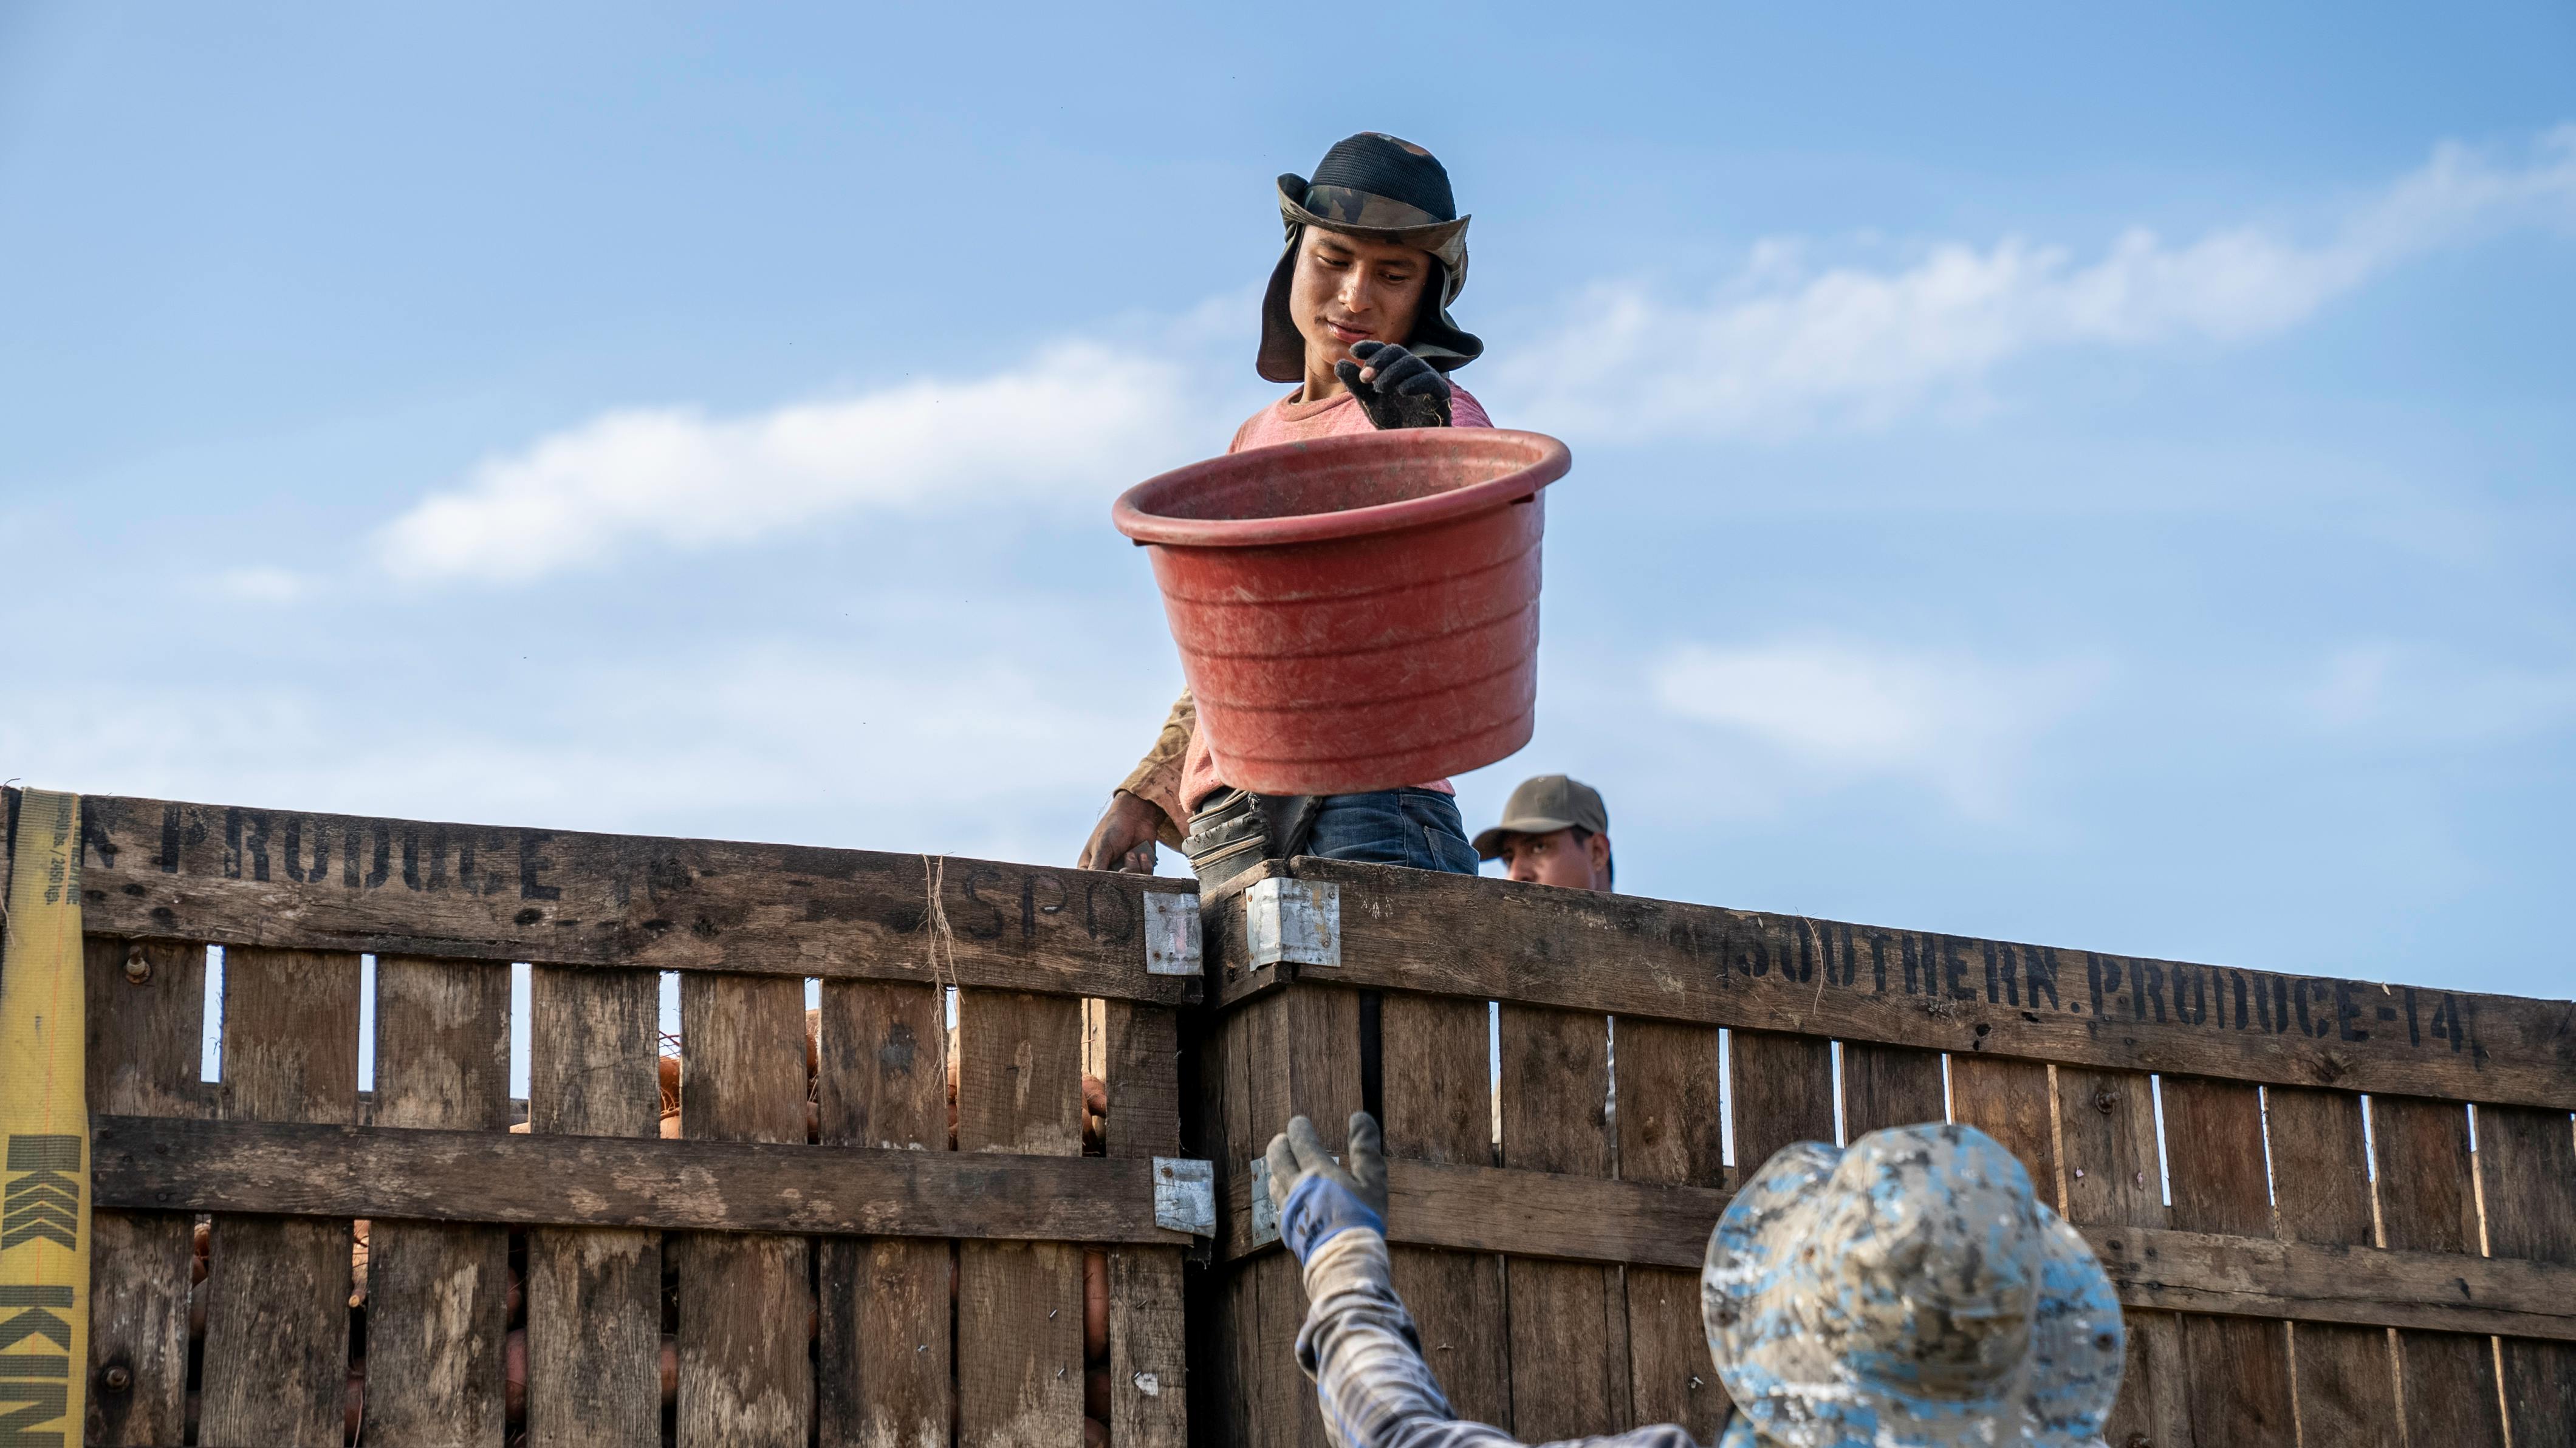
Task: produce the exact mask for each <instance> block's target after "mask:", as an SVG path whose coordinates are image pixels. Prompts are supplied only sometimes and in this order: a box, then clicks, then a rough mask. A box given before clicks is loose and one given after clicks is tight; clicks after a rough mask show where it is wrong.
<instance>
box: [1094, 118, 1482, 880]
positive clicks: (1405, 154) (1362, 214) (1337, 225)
mask: <svg viewBox="0 0 2576 1448" xmlns="http://www.w3.org/2000/svg"><path fill="white" fill-rule="evenodd" d="M1278 204H1279V216H1280V220H1281V221H1282V222H1283V223H1284V224H1285V226H1286V228H1287V245H1286V247H1285V248H1284V249H1283V250H1282V251H1281V253H1280V256H1279V264H1278V265H1277V266H1276V267H1274V268H1272V270H1271V273H1270V286H1269V289H1268V290H1267V292H1265V293H1264V295H1263V297H1262V300H1261V345H1260V349H1259V351H1258V353H1257V354H1256V358H1255V365H1256V367H1257V369H1258V370H1259V372H1260V373H1261V375H1262V376H1263V377H1264V378H1267V379H1268V380H1270V381H1272V382H1295V383H1297V384H1298V388H1297V390H1296V391H1294V392H1291V393H1289V394H1288V395H1287V396H1285V397H1282V398H1280V399H1278V400H1277V401H1275V402H1273V403H1271V404H1270V405H1269V406H1268V407H1265V408H1263V409H1261V411H1259V412H1256V413H1254V414H1253V415H1252V416H1251V417H1250V418H1248V419H1246V420H1245V422H1244V424H1243V425H1242V426H1241V427H1239V428H1237V429H1235V434H1234V442H1233V444H1232V445H1231V446H1229V447H1228V448H1227V449H1226V450H1227V451H1228V452H1242V451H1245V450H1247V449H1250V448H1257V447H1272V446H1276V445H1279V444H1282V443H1294V442H1304V441H1307V440H1310V439H1313V438H1318V437H1328V436H1332V435H1334V434H1337V433H1350V432H1370V431H1375V430H1380V429H1387V428H1399V427H1491V426H1493V424H1492V423H1491V422H1490V421H1488V420H1487V419H1486V417H1485V409H1484V408H1483V407H1481V406H1479V405H1478V404H1477V402H1476V399H1475V398H1474V397H1472V396H1469V395H1468V393H1467V390H1466V389H1465V388H1463V387H1460V386H1458V385H1456V384H1455V383H1453V382H1451V381H1450V380H1449V377H1448V374H1449V373H1451V372H1453V371H1455V370H1456V369H1458V368H1460V367H1464V366H1466V365H1467V364H1468V363H1470V362H1472V361H1474V360H1476V358H1477V356H1478V355H1479V354H1481V353H1482V352H1483V351H1484V350H1485V344H1484V343H1483V342H1481V341H1479V340H1477V339H1476V338H1475V337H1474V336H1472V335H1470V334H1468V333H1466V332H1464V331H1461V330H1459V328H1458V324H1457V323H1456V322H1454V321H1452V320H1451V319H1450V316H1449V305H1450V304H1451V303H1452V302H1454V301H1456V300H1457V298H1458V293H1459V290H1460V289H1461V288H1462V287H1464V286H1465V285H1466V282H1467V222H1468V221H1469V219H1470V218H1468V217H1465V216H1461V215H1459V214H1458V207H1457V203H1456V200H1455V198H1454V197H1453V196H1452V195H1451V193H1450V189H1449V173H1448V171H1447V170H1446V169H1445V168H1443V167H1442V166H1441V164H1440V162H1439V161H1438V160H1436V159H1434V158H1433V157H1432V155H1431V153H1430V152H1428V151H1426V150H1424V149H1422V148H1421V147H1420V146H1417V145H1414V144H1413V143H1412V142H1410V141H1400V140H1397V139H1396V138H1395V137H1393V136H1386V135H1380V134H1378V133H1377V132H1375V131H1363V132H1361V133H1360V134H1358V135H1356V136H1352V137H1350V138H1348V139H1347V140H1344V141H1342V142H1340V143H1338V144H1336V145H1335V146H1334V147H1333V148H1332V149H1331V150H1330V151H1327V152H1326V153H1325V154H1324V159H1323V161H1322V162H1321V163H1320V164H1318V165H1317V166H1316V167H1315V174H1314V176H1313V178H1312V179H1309V178H1307V177H1304V176H1295V175H1288V176H1282V177H1280V178H1279V196H1278ZM1454 794H1455V791H1454V790H1452V789H1451V788H1450V786H1449V782H1448V781H1447V780H1445V779H1444V780H1431V781H1428V782H1425V783H1423V784H1419V785H1415V786H1413V787H1411V788H1406V789H1389V790H1378V791H1375V792H1373V793H1368V794H1348V795H1331V796H1322V797H1318V796H1312V795H1301V796H1280V795H1256V794H1252V793H1250V792H1248V791H1246V790H1241V789H1237V788H1234V787H1233V786H1231V785H1229V784H1228V783H1227V782H1226V781H1225V780H1224V778H1222V777H1221V771H1220V770H1219V769H1218V768H1217V764H1216V761H1215V759H1214V757H1213V756H1212V755H1211V754H1210V753H1209V750H1208V747H1207V741H1206V740H1205V739H1204V738H1202V737H1201V736H1200V734H1199V732H1198V707H1197V704H1196V703H1195V701H1193V700H1192V699H1191V697H1190V695H1189V694H1188V693H1186V692H1184V693H1183V694H1182V695H1181V698H1180V702H1179V703H1177V704H1175V705H1173V706H1172V711H1171V714H1170V717H1168V718H1166V719H1165V720H1164V721H1163V729H1162V733H1161V736H1160V737H1159V738H1157V739H1156V741H1155V743H1154V747H1153V748H1152V749H1151V750H1149V751H1147V753H1146V755H1145V758H1144V760H1143V761H1142V762H1141V763H1139V764H1138V765H1137V766H1136V768H1135V770H1134V771H1133V772H1132V773H1130V774H1129V775H1128V776H1127V779H1126V781H1125V782H1124V783H1122V784H1121V785H1119V787H1118V789H1117V791H1116V792H1115V793H1114V794H1112V795H1111V796H1110V802H1109V808H1108V809H1107V810H1106V811H1104V812H1103V813H1102V814H1101V816H1100V822H1099V824H1098V825H1096V826H1095V827H1093V829H1092V832H1091V838H1090V840H1089V841H1088V842H1087V843H1085V844H1084V846H1083V849H1082V855H1081V858H1080V861H1079V863H1080V864H1081V865H1082V867H1083V868H1085V869H1092V870H1129V871H1134V872H1137V873H1141V874H1151V873H1153V869H1154V845H1155V842H1156V841H1157V840H1158V839H1159V840H1160V841H1162V842H1163V843H1165V844H1170V845H1178V846H1180V847H1181V848H1182V850H1183V852H1184V853H1186V854H1187V855H1188V856H1189V857H1190V863H1191V865H1192V867H1193V868H1194V869H1195V870H1196V871H1197V873H1198V875H1199V878H1200V880H1201V882H1202V883H1204V884H1207V885H1211V886H1213V885H1217V884H1221V883H1223V882H1224V881H1226V880H1228V879H1231V878H1233V877H1234V876H1235V875H1237V874H1240V873H1241V872H1242V871H1243V870H1245V869H1248V868H1250V867H1251V866H1252V865H1254V864H1257V863H1259V862H1260V861H1261V860H1262V859H1264V858H1281V857H1285V856H1288V855H1292V854H1312V855H1323V856H1328V857H1330V858H1334V859H1344V860H1367V861H1374V862H1377V863H1380V864H1392V865H1410V866H1413V867H1415V868H1417V869H1425V870H1442V871H1447V872H1450V873H1453V874H1461V875H1472V874H1474V873H1476V857H1475V853H1474V852H1473V851H1472V850H1470V849H1469V848H1468V847H1467V830H1466V825H1465V824H1464V822H1462V821H1461V820H1460V819H1459V817H1458V806H1457V803H1456V801H1455V800H1454V799H1453V798H1452V796H1453V795H1454Z"/></svg>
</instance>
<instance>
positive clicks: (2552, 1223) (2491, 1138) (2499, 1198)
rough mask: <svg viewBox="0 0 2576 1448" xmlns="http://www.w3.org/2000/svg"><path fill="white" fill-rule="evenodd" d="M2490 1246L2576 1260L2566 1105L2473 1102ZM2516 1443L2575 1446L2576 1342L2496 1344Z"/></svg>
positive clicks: (2502, 1252)
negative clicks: (2535, 1106) (2541, 1108)
mask: <svg viewBox="0 0 2576 1448" xmlns="http://www.w3.org/2000/svg"><path fill="white" fill-rule="evenodd" d="M2478 1171H2479V1175H2480V1178H2481V1181H2480V1184H2481V1185H2482V1186H2484V1187H2485V1188H2486V1215H2487V1250H2488V1251H2490V1252H2492V1253H2494V1254H2495V1255H2496V1256H2497V1257H2499V1258H2520V1259H2523V1260H2526V1261H2533V1262H2549V1263H2555V1264H2558V1265H2561V1266H2569V1265H2576V1125H2571V1123H2570V1122H2569V1120H2568V1115H2567V1113H2566V1112H2564V1111H2535V1110H2532V1109H2530V1108H2528V1107H2518V1106H2481V1107H2479V1108H2478ZM2498 1346H2499V1356H2500V1361H2501V1363H2502V1367H2503V1373H2504V1402H2505V1413H2506V1422H2507V1423H2508V1424H2509V1425H2510V1426H2511V1428H2512V1431H2513V1444H2514V1448H2576V1343H2568V1342H2533V1341H2528V1340H2524V1339H2518V1338H2512V1337H2508V1338H2506V1339H2504V1341H2503V1342H2502V1343H2500V1344H2499V1345H2498Z"/></svg>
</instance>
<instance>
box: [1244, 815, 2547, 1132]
mask: <svg viewBox="0 0 2576 1448" xmlns="http://www.w3.org/2000/svg"><path fill="white" fill-rule="evenodd" d="M1294 869H1295V872H1296V873H1297V874H1298V875H1299V876H1300V877H1302V878H1311V879H1316V880H1328V881H1331V882H1333V883H1334V884H1336V885H1338V886H1339V887H1340V888H1341V900H1342V938H1341V964H1340V965H1339V966H1337V967H1335V968H1334V969H1333V972H1332V978H1333V980H1334V981H1335V982H1337V983H1340V984H1345V985H1350V986H1356V987H1360V988H1363V989H1372V988H1373V989H1383V990H1414V991H1430V992H1435V993H1438V994H1441V995H1455V996H1467V997H1471V998H1474V999H1477V1000H1503V1001H1515V1002H1519V1003H1522V1004H1527V1005H1543V1006H1555V1007H1558V1008H1561V1009H1569V1010H1597V1011H1605V1012H1608V1013H1611V1014H1614V1015H1617V1016H1619V1017H1620V1018H1622V1019H1626V1018H1627V1017H1630V1016H1638V1017H1650V1018H1654V1019H1660V1020H1678V1021H1694V1022H1698V1023H1701V1024H1705V1025H1717V1026H1731V1027H1736V1028H1739V1029H1745V1030H1772V1031H1790V1032H1807V1033H1811V1034H1815V1035H1822V1036H1831V1037H1834V1038H1836V1039H1840V1040H1844V1041H1876V1042H1880V1043H1883V1044H1887V1045H1896V1046H1919V1047H1923V1048H1925V1049H1928V1050H1938V1051H1948V1052H1950V1053H1951V1054H1952V1055H1954V1056H1957V1055H1964V1054H1967V1053H1970V1052H1976V1051H1982V1052H1985V1053H1987V1054H1990V1055H1998V1056H2017V1057H2021V1058H2023V1059H2025V1060H2035V1061H2059V1062H2072V1063H2078V1064H2084V1065H2091V1066H2096V1067H2104V1068H2116V1069H2121V1070H2143V1071H2169V1072H2177V1073H2185V1074H2190V1075H2196V1076H2214V1077H2224V1078H2227V1079H2232V1080H2248V1081H2264V1082H2280V1083H2283V1084H2286V1085H2300V1086H2332V1087H2337V1088H2339V1089H2343V1090H2349V1091H2411V1092H2416V1093H2419V1094H2430V1095H2442V1096H2450V1097H2454V1098H2456V1099H2459V1100H2463V1101H2506V1102H2514V1103H2518V1104H2523V1105H2533V1106H2556V1107H2561V1108H2576V1056H2570V1055H2568V1054H2567V1053H2564V1052H2562V1051H2561V1050H2560V1049H2559V1046H2558V1044H2557V1043H2558V1041H2559V1039H2560V1036H2559V1033H2560V1031H2561V1030H2562V1029H2563V1028H2564V1015H2565V1010H2566V1007H2565V1004H2564V1003H2563V1002H2561V1003H2554V1004H2553V1003H2551V1002H2547V1001H2537V1000H2522V999H2519V998H2516V997H2512V996H2488V995H2472V994H2468V993H2465V992H2458V991H2445V990H2438V989H2431V988H2426V987H2405V986H2398V987H2393V988H2390V989H2388V990H2385V991H2383V990H2382V988H2381V987H2380V986H2379V985H2378V984H2377V983H2376V982H2371V981H2355V980H2341V979H2334V978H2329V977H2322V976H2289V975H2277V974H2274V973H2271V972H2268V971H2256V970H2237V969H2233V968H2227V967H2219V966H2207V965H2194V964H2191V963H2188V962H2183V961H2162V960H2141V959H2134V958H2130V957H2126V956H2112V955H2100V954H2095V953H2090V952H2084V951H2074V950H2057V949H2051V948H2047V947H2043V946H2034V945H2021V944H2013V943H2008V942H2002V941H1985V940H1971V939H1964V938H1961V937H1958V936H1948V935H1929V934H1918V933H1912V932H1904V931H1893V930H1884V929H1879V928H1876V927H1872V926H1863V925H1843V924H1837V923H1833V922H1828V921H1812V920H1807V919H1803V918H1801V917H1798V916H1780V915H1754V914H1748V913H1745V912H1743V911H1736V910H1724V909H1719V908H1717V907H1714V906H1705V905H1682V904H1675V903H1672V902H1669V901H1661V900H1648V899H1643V898H1641V897H1638V896H1633V895H1604V894H1598V893H1595V892H1593V891H1589V890H1559V889H1556V888H1554V887H1552V886H1547V885H1526V884H1517V883H1515V882H1512V881H1509V880H1491V879H1477V878H1472V877H1469V876H1464V875H1442V874H1436V873H1433V872H1431V871H1427V870H1403V869H1399V868H1395V867H1391V866H1380V865H1361V864H1353V863H1351V862H1349V861H1343V860H1315V859H1301V860H1298V861H1296V862H1295V865H1294ZM1212 928H1214V929H1216V930H1218V931H1220V932H1228V931H1232V932H1239V931H1240V929H1241V920H1240V912H1239V911H1230V910H1228V909H1226V908H1223V907H1220V908H1218V909H1217V910H1216V912H1215V923H1214V926H1213V927H1212ZM1820 941H1821V942H1822V943H1823V944H1824V946H1825V949H1824V950H1823V951H1822V952H1821V960H1822V965H1821V967H1820V966H1818V964H1817V962H1818V961H1819V958H1820V952H1819V951H1818V949H1817V946H1818V943H1819V942H1820ZM1219 953H1220V954H1222V953H1223V948H1222V947H1221V948H1220V951H1219ZM1259 974H1261V973H1259V972H1255V973H1252V974H1248V975H1244V976H1241V977H1238V978H1237V979H1235V980H1233V981H1230V982H1228V983H1227V984H1226V985H1225V986H1224V987H1223V989H1221V990H1220V992H1219V997H1220V999H1221V1000H1230V999H1232V998H1234V997H1235V996H1236V995H1238V994H1240V993H1242V992H1244V991H1248V990H1258V989H1262V988H1264V986H1265V985H1266V984H1267V983H1266V982H1264V981H1261V980H1258V979H1255V978H1254V977H1255V976H1256V975H1259Z"/></svg>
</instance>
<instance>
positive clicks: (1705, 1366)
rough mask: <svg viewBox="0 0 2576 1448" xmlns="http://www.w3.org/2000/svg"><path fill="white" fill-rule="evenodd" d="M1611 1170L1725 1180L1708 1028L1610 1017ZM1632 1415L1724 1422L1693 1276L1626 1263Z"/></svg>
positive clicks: (1713, 1044) (1699, 1429)
mask: <svg viewBox="0 0 2576 1448" xmlns="http://www.w3.org/2000/svg"><path fill="white" fill-rule="evenodd" d="M1617 1048H1618V1049H1617V1059H1616V1061H1615V1063H1614V1074H1615V1075H1616V1076H1617V1079H1618V1086H1619V1098H1618V1100H1619V1119H1618V1131H1619V1175H1620V1178H1621V1179H1622V1180H1624V1181H1632V1182H1641V1183H1649V1184H1653V1185H1658V1186H1697V1187H1709V1188H1723V1187H1724V1186H1725V1185H1726V1155H1725V1112H1724V1109H1723V1107H1724V1103H1723V1101H1722V1100H1721V1099H1720V1095H1719V1091H1718V1082H1719V1075H1720V1072H1719V1068H1720V1062H1719V1059H1718V1034H1717V1030H1716V1028H1715V1027H1712V1026H1682V1025H1674V1024H1672V1023H1670V1022H1666V1021H1621V1022H1619V1023H1618V1036H1617ZM1627 1277H1628V1282H1627V1287H1628V1401H1629V1417H1630V1420H1631V1421H1632V1422H1635V1423H1639V1424H1646V1423H1679V1424H1681V1425H1682V1426H1683V1427H1684V1428H1685V1429H1687V1430H1688V1431H1689V1432H1690V1435H1691V1439H1692V1441H1693V1442H1697V1443H1714V1442H1716V1441H1717V1435H1718V1433H1719V1431H1720V1430H1721V1429H1722V1428H1724V1426H1725V1424H1726V1415H1727V1400H1726V1390H1725V1389H1724V1388H1722V1387H1720V1386H1719V1385H1718V1381H1717V1374H1716V1372H1715V1371H1714V1370H1713V1369H1712V1368H1711V1366H1710V1363H1709V1359H1708V1335H1707V1332H1706V1330H1705V1329H1704V1327H1703V1326H1702V1324H1701V1321H1700V1298H1699V1274H1698V1273H1697V1272H1694V1271H1689V1270H1675V1269H1671V1268H1660V1267H1631V1268H1629V1269H1628V1274H1627Z"/></svg>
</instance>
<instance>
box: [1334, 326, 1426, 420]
mask: <svg viewBox="0 0 2576 1448" xmlns="http://www.w3.org/2000/svg"><path fill="white" fill-rule="evenodd" d="M1351 356H1353V357H1357V358H1358V359H1360V360H1359V361H1357V362H1353V361H1350V360H1348V359H1344V360H1343V361H1340V362H1336V363H1334V364H1333V375H1334V376H1336V377H1339V378H1340V379H1342V385H1343V386H1344V387H1347V388H1349V389H1350V390H1351V395H1352V396H1353V397H1356V398H1358V399H1359V400H1360V406H1362V407H1364V408H1367V409H1368V415H1369V421H1371V422H1374V423H1376V424H1377V425H1378V427H1379V428H1380V429H1381V430H1384V429H1387V428H1397V427H1447V426H1448V425H1449V379H1448V378H1446V377H1443V376H1441V375H1440V369H1439V368H1437V367H1434V366H1432V365H1431V364H1430V363H1428V362H1425V361H1423V360H1422V359H1421V358H1419V357H1416V356H1414V355H1413V354H1412V353H1410V352H1407V351H1405V350H1404V349H1403V348H1402V347H1399V346H1397V345H1395V344H1394V343H1393V342H1355V343H1353V344H1351ZM1362 366H1366V367H1368V368H1369V369H1370V370H1371V372H1372V373H1373V374H1374V375H1372V376H1371V377H1370V379H1369V380H1368V381H1366V382H1362V381H1361V380H1360V368H1361V367H1362Z"/></svg>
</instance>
